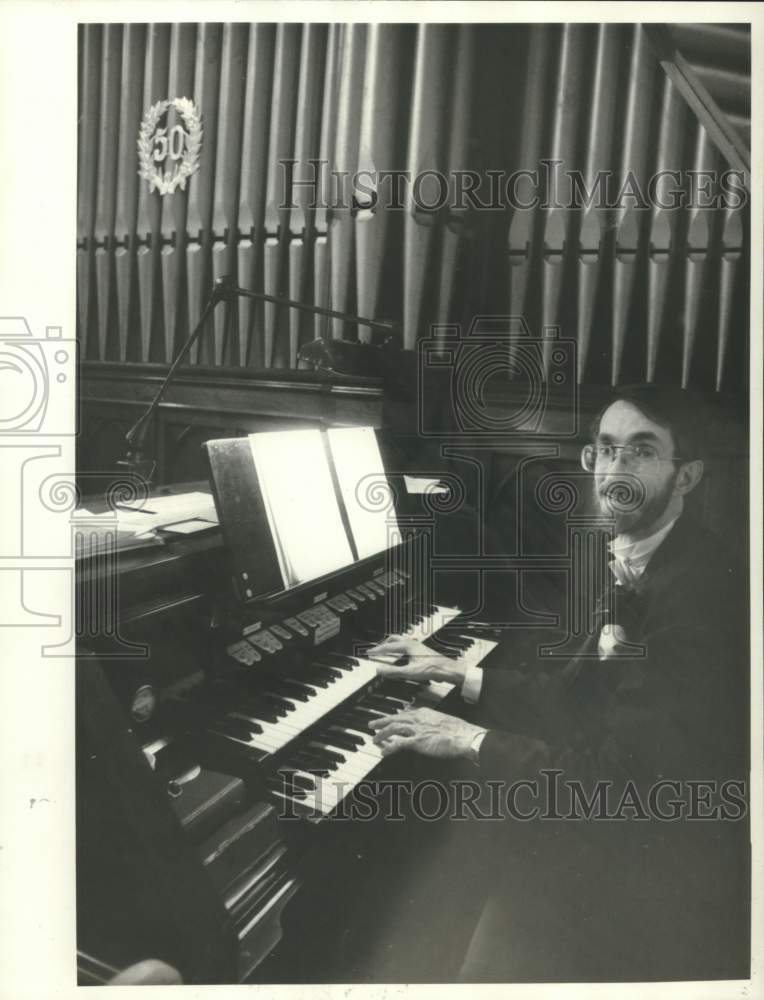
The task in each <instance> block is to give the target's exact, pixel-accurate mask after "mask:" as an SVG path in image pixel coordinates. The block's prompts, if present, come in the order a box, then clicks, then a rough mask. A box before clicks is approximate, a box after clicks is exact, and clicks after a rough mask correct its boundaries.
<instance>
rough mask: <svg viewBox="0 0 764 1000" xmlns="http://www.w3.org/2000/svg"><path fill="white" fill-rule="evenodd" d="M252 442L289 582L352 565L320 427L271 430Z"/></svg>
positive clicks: (278, 550)
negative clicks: (318, 429) (299, 429)
mask: <svg viewBox="0 0 764 1000" xmlns="http://www.w3.org/2000/svg"><path fill="white" fill-rule="evenodd" d="M249 444H250V448H251V450H252V457H253V459H254V462H255V468H256V469H257V477H258V480H259V484H260V490H261V493H262V497H263V502H264V504H265V509H266V513H267V516H268V523H269V525H270V529H271V534H272V536H273V540H274V544H275V546H276V552H277V555H278V560H279V565H280V567H281V572H282V575H283V578H284V584H285V586H287V587H290V586H294V585H295V584H297V583H304V582H305V581H306V580H314V579H315V578H316V577H319V576H323V575H324V574H326V573H331V572H333V571H334V570H337V569H340V568H341V567H343V566H348V565H350V564H351V563H352V562H353V554H352V552H351V551H350V545H349V543H348V539H347V535H346V533H345V528H344V526H343V524H342V518H341V516H340V510H339V506H338V504H337V497H336V494H335V492H334V486H333V483H332V478H331V473H330V470H329V463H328V460H327V455H326V451H325V449H324V443H323V441H322V439H321V433H320V432H319V431H315V430H305V431H274V432H270V431H267V432H265V433H260V434H250V436H249Z"/></svg>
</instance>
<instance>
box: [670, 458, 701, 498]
mask: <svg viewBox="0 0 764 1000" xmlns="http://www.w3.org/2000/svg"><path fill="white" fill-rule="evenodd" d="M702 478H703V461H702V459H699V458H698V459H696V460H695V461H694V462H682V464H681V465H680V466H679V470H678V472H677V474H676V479H675V481H674V492H675V493H679V494H681V495H682V496H684V495H685V494H686V493H690V492H691V491H692V490H694V489H695V487H696V486H697V485H698V483H699V482H700V481H701V479H702Z"/></svg>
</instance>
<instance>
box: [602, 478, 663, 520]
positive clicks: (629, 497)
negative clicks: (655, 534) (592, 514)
mask: <svg viewBox="0 0 764 1000" xmlns="http://www.w3.org/2000/svg"><path fill="white" fill-rule="evenodd" d="M675 478H676V473H674V475H673V476H671V477H670V478H669V479H668V480H667V481H666V482H665V483H664V484H663V485H662V486H661V487H660V489H658V490H657V491H656V493H655V494H654V495H653V496H652V497H650V498H649V499H647V497H646V495H645V489H644V486H643V485H642V483H641V482H640V481H639V480H638V479H637V478H636V477H634V476H624V477H623V478H622V479H615V480H613V481H612V482H610V483H608V484H607V485H606V486H605V485H602V486H598V485H597V482H596V480H595V482H594V499H595V503H596V504H597V507H598V508H599V510H600V512H601V513H602V515H603V516H604V517H606V518H608V519H609V520H612V522H613V527H614V528H615V533H616V534H617V535H622V534H634V533H635V532H637V531H646V529H648V528H649V527H650V525H651V524H654V523H655V522H656V521H657V520H658V518H660V517H661V516H662V515H663V514H664V512H665V511H666V508H667V507H668V505H669V503H670V502H671V498H672V496H673V493H674V479H675Z"/></svg>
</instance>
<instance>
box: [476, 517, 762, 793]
mask: <svg viewBox="0 0 764 1000" xmlns="http://www.w3.org/2000/svg"><path fill="white" fill-rule="evenodd" d="M619 592H621V588H615V593H616V594H618V593H619ZM608 597H609V595H608ZM603 603H609V601H608V600H607V599H605V601H604V602H603ZM619 605H620V610H617V611H616V616H617V618H618V620H619V621H622V622H623V623H624V624H625V627H626V631H627V635H628V637H629V639H630V640H632V641H634V642H635V643H636V644H638V645H639V646H642V647H643V648H644V653H643V655H642V653H640V654H639V655H635V656H628V657H616V658H614V659H608V660H605V661H600V660H599V659H598V657H597V655H596V653H597V643H598V638H599V637H598V635H594V636H592V637H590V638H589V639H588V640H587V641H586V642H584V643H583V645H582V647H581V650H580V655H578V656H575V657H574V658H573V659H571V660H570V661H569V662H567V663H565V664H564V665H562V666H560V667H555V666H554V665H552V666H551V667H550V666H549V665H548V664H549V661H548V660H547V661H544V660H541V659H537V660H536V661H535V662H528V660H527V658H526V659H525V662H524V663H523V664H522V665H521V666H520V668H519V669H518V668H517V667H515V666H514V665H513V664H512V645H511V643H510V644H508V646H507V647H505V648H504V649H503V650H502V651H501V653H500V655H501V656H503V657H504V658H505V662H506V660H508V661H509V666H501V665H498V664H497V665H496V666H494V667H489V668H488V669H486V670H485V671H484V678H483V687H482V691H481V697H480V710H481V713H482V717H483V718H484V719H485V721H486V724H490V725H492V726H496V728H495V729H492V731H491V732H489V734H488V736H487V737H486V738H485V740H484V741H483V744H482V747H481V751H480V763H481V767H482V768H483V770H484V771H485V772H486V773H490V774H492V775H495V776H496V777H502V778H508V779H512V778H513V777H517V778H532V777H534V776H535V775H537V774H538V771H539V769H541V768H548V767H560V768H563V769H564V770H565V771H566V772H567V773H569V774H570V775H571V776H575V777H577V778H580V779H595V778H604V779H611V780H619V779H626V778H632V779H634V780H636V781H651V780H655V779H657V778H659V777H665V778H668V777H675V778H678V779H681V778H685V777H695V778H709V777H717V776H718V777H720V778H733V777H741V768H742V769H743V772H744V771H745V768H746V763H747V728H748V725H747V717H746V715H745V711H746V709H745V706H746V704H747V689H748V677H749V665H748V661H747V649H748V619H747V597H746V579H745V572H744V567H739V566H734V565H731V564H730V561H729V559H728V558H727V557H726V552H725V550H724V547H723V546H722V544H721V542H720V541H719V540H718V539H717V538H716V536H714V535H712V534H711V533H710V532H708V531H707V530H706V529H704V528H703V527H701V526H700V525H699V524H697V523H695V522H693V521H692V520H690V519H689V518H688V517H686V516H682V517H680V518H679V520H678V521H677V523H676V524H675V525H674V527H673V529H672V530H671V532H670V533H669V535H668V536H667V538H666V539H665V540H664V542H663V543H662V544H661V546H660V547H659V548H658V549H657V551H656V552H655V553H654V554H653V556H652V558H651V559H650V562H649V563H648V565H647V568H646V570H645V573H644V575H643V577H642V579H641V581H640V586H639V590H638V592H637V593H635V594H633V595H631V594H623V597H622V598H621V599H620V600H619V601H617V602H616V608H618V607H619ZM496 659H497V657H496V656H494V660H496Z"/></svg>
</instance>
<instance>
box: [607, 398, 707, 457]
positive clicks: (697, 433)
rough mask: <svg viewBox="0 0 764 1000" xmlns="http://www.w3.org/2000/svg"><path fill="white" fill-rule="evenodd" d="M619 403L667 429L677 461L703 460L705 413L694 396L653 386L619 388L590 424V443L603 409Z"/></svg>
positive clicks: (704, 409) (702, 403)
mask: <svg viewBox="0 0 764 1000" xmlns="http://www.w3.org/2000/svg"><path fill="white" fill-rule="evenodd" d="M619 400H621V401H623V402H624V403H631V405H632V406H635V407H636V408H637V409H638V410H639V411H640V413H643V414H644V415H645V416H646V417H647V418H648V419H649V420H652V421H653V422H654V423H656V424H658V425H659V426H661V427H665V428H666V429H667V430H669V431H670V432H671V437H672V440H673V442H674V455H675V456H676V457H677V458H680V459H682V460H683V461H685V462H691V461H694V460H695V459H702V458H703V457H704V453H705V451H706V448H707V445H708V433H707V431H708V428H707V414H706V407H705V404H704V401H703V400H702V399H701V397H700V396H698V394H697V393H694V392H692V391H691V390H688V389H679V388H675V387H673V386H665V385H656V384H654V383H645V384H640V385H624V386H618V387H617V388H614V389H613V391H612V395H611V397H610V399H609V400H608V401H607V403H606V404H605V405H604V406H603V407H602V409H601V410H600V411H599V413H598V414H597V416H596V417H595V418H594V420H593V421H592V423H591V426H590V428H589V429H590V433H591V435H592V440H594V439H595V438H596V437H597V434H598V433H599V428H600V421H601V420H602V416H603V414H604V413H605V410H607V409H608V408H609V407H611V406H612V405H613V403H616V402H618V401H619Z"/></svg>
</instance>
